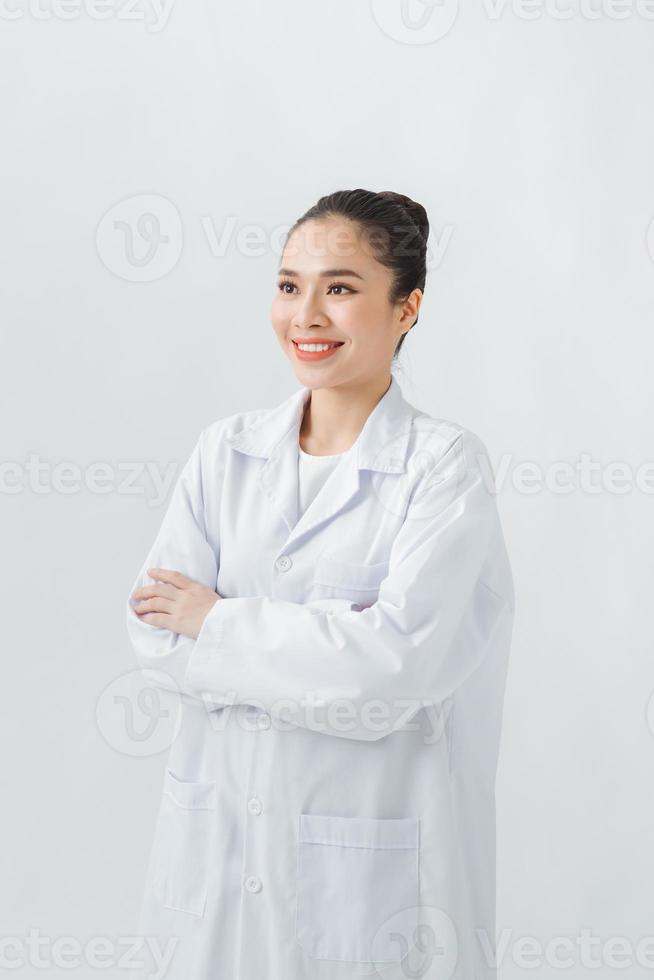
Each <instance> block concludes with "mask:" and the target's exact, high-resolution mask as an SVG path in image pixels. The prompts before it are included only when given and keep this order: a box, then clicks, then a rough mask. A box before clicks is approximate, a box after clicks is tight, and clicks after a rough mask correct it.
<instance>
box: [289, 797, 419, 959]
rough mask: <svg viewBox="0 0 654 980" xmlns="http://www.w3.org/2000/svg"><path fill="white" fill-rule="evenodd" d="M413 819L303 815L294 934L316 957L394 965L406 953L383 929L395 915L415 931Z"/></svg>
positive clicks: (416, 824) (416, 831) (415, 823)
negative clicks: (400, 916) (400, 917)
mask: <svg viewBox="0 0 654 980" xmlns="http://www.w3.org/2000/svg"><path fill="white" fill-rule="evenodd" d="M418 870H419V819H418V817H388V818H377V817H341V816H338V817H336V816H323V815H319V814H308V813H301V814H300V818H299V828H298V853H297V872H296V903H297V904H296V927H295V935H296V939H297V941H298V943H299V944H300V946H301V947H302V949H303V950H304V952H305V953H306V954H307V955H308V956H310V957H311V958H313V959H324V960H345V961H347V962H357V963H362V962H363V963H370V962H372V961H374V962H398V961H399V960H400V959H401V958H402V954H403V952H404V950H403V948H402V944H401V943H398V942H397V937H395V936H394V931H393V930H392V929H391V930H389V933H388V935H387V934H386V932H385V929H384V926H385V924H386V923H390V921H391V920H392V919H395V917H396V916H397V915H398V914H399V913H403V915H402V921H403V925H404V928H405V929H406V931H407V934H408V935H409V936H413V935H415V930H416V929H417V927H418V924H419V923H418V904H419V874H418Z"/></svg>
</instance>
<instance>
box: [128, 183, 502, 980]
mask: <svg viewBox="0 0 654 980" xmlns="http://www.w3.org/2000/svg"><path fill="white" fill-rule="evenodd" d="M428 227H429V226H428V222H427V217H426V214H425V212H424V209H423V208H422V207H421V206H420V205H419V204H416V203H415V202H412V201H410V200H409V199H408V198H405V197H403V196H402V195H399V194H393V193H391V192H382V193H374V192H372V191H366V190H361V189H358V190H353V191H339V192H337V193H335V194H331V195H329V196H327V197H325V198H321V200H320V201H319V202H318V203H317V204H316V205H315V207H313V208H311V209H310V210H309V211H307V212H306V214H304V215H303V216H302V218H300V219H299V220H298V221H297V222H296V224H295V225H294V226H293V228H292V229H291V231H290V232H289V235H288V238H287V241H286V245H285V248H284V253H283V256H282V260H281V263H280V269H279V277H278V281H277V284H276V289H275V298H274V301H273V303H272V310H271V318H272V325H273V328H274V330H275V333H276V336H277V339H278V341H279V344H280V346H281V348H282V351H283V352H284V354H285V356H286V357H288V359H289V361H290V363H291V365H292V368H293V371H294V373H295V375H296V377H297V379H298V381H299V387H298V389H297V390H296V391H294V392H293V393H292V394H291V395H290V396H288V397H287V398H286V399H285V400H284V401H282V402H281V404H279V405H277V406H275V407H272V408H265V409H254V410H252V411H247V412H238V413H236V414H233V415H229V416H227V417H226V418H222V419H218V420H216V421H215V422H213V423H211V424H210V425H208V426H207V427H206V428H205V429H204V430H203V431H202V432H201V433H200V436H199V438H198V439H197V442H196V444H195V447H194V449H193V451H192V453H191V455H190V457H189V459H188V460H187V462H186V465H185V466H184V468H183V471H182V473H181V475H180V478H179V480H178V482H177V484H176V486H175V489H174V491H173V495H172V498H171V502H170V504H169V507H168V509H167V512H166V515H165V517H164V521H163V523H162V526H161V528H160V531H159V534H158V535H157V538H156V540H155V542H154V544H153V545H152V547H151V549H150V551H149V553H148V555H147V556H146V558H145V561H144V563H143V566H142V568H141V570H140V572H139V574H138V576H137V579H136V582H135V583H134V588H133V590H132V593H131V595H130V596H129V598H128V602H127V627H128V631H129V635H130V639H131V642H132V645H133V648H134V650H135V653H136V657H137V660H138V663H139V664H140V665H141V667H142V668H144V669H145V670H146V671H147V672H148V677H149V678H150V679H151V681H152V683H153V684H154V685H157V686H159V687H162V688H166V689H168V690H173V691H177V692H178V693H179V695H180V706H181V718H180V723H179V726H178V732H179V734H178V737H177V738H176V740H175V741H174V743H173V745H172V747H171V749H170V755H169V758H168V760H167V766H166V769H165V775H164V779H163V783H162V803H161V807H160V811H159V816H158V820H157V825H156V828H155V834H154V842H153V845H152V850H151V855H150V861H149V868H148V877H147V882H146V888H145V893H144V896H143V903H142V910H141V921H140V929H139V931H140V932H142V934H143V935H157V936H159V937H163V936H166V937H176V938H177V939H178V940H179V942H178V945H177V948H176V950H175V958H174V961H173V963H172V965H171V972H169V973H168V974H167V976H168V980H187V978H188V977H190V976H193V977H194V978H195V980H209V978H214V977H234V978H236V977H239V978H242V980H253V978H255V977H256V978H259V977H285V978H286V977H288V978H292V980H325V978H326V977H329V980H354V978H361V977H362V976H366V975H367V976H372V975H374V976H383V977H384V978H386V980H393V978H395V980H401V978H405V977H406V976H409V975H413V976H417V975H418V974H420V975H422V976H424V975H426V973H425V969H426V968H428V967H429V957H430V956H431V957H432V958H433V957H434V956H435V955H436V953H438V968H439V976H441V975H442V976H447V977H448V978H451V980H471V978H472V977H474V978H475V980H490V978H492V977H494V976H495V970H494V967H493V966H492V963H493V949H494V941H495V836H494V834H495V797H494V792H495V772H496V765H497V758H498V749H499V739H500V731H501V718H502V704H503V697H504V685H505V677H506V671H507V666H508V657H509V648H510V641H511V634H512V626H513V615H514V594H513V579H512V574H511V567H510V563H509V558H508V554H507V551H506V547H505V543H504V537H503V533H502V527H501V524H500V520H499V515H498V510H497V506H496V501H495V494H494V488H493V486H492V485H491V486H489V485H488V484H487V480H488V477H489V475H491V476H492V468H491V465H490V461H489V459H488V455H487V452H486V449H485V446H484V444H483V442H482V441H481V439H480V438H479V437H478V436H477V435H476V434H475V433H474V432H472V431H471V430H469V429H466V428H464V427H463V426H461V425H459V424H457V423H455V422H452V421H450V420H447V419H443V418H439V417H433V416H430V415H428V414H427V413H426V412H424V411H421V410H419V409H417V408H415V407H414V406H413V405H411V404H410V403H409V402H408V401H407V400H406V399H405V398H404V397H403V394H402V392H401V390H400V386H399V385H398V383H397V380H396V379H395V377H394V376H393V374H392V371H391V368H392V365H393V361H394V360H396V359H397V355H398V353H399V350H400V348H401V346H402V343H403V342H404V339H405V337H406V335H407V333H408V332H409V330H410V329H411V328H412V327H413V326H414V325H415V323H416V322H417V319H418V312H419V309H420V306H421V303H422V298H423V290H424V285H425V253H426V243H427V236H428ZM430 975H431V974H430Z"/></svg>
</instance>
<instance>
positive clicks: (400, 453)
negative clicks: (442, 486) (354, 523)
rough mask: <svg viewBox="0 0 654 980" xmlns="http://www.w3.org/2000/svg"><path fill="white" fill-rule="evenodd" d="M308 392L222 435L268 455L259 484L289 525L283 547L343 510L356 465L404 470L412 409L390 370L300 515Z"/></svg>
mask: <svg viewBox="0 0 654 980" xmlns="http://www.w3.org/2000/svg"><path fill="white" fill-rule="evenodd" d="M310 395H311V389H310V388H305V387H302V388H300V389H299V390H298V391H296V392H294V393H293V394H292V395H291V396H290V397H289V398H287V399H286V400H285V401H283V402H282V403H281V405H278V406H277V407H276V408H273V409H270V410H269V411H267V412H265V413H264V414H263V416H259V417H258V418H257V419H255V421H254V422H252V423H251V424H250V425H249V426H246V427H245V428H244V429H242V430H241V431H240V432H238V433H234V434H233V435H231V436H226V439H227V441H228V442H229V444H230V445H231V447H232V448H233V449H236V450H238V451H239V452H241V453H246V454H248V455H250V456H259V457H263V458H265V459H266V460H267V462H266V464H265V466H263V468H262V470H261V473H260V475H259V486H260V488H261V490H262V491H263V493H264V494H265V495H266V496H267V497H268V499H269V500H270V502H271V504H272V505H273V506H274V507H275V509H276V510H277V511H278V513H279V514H280V516H281V518H282V519H283V521H284V523H285V524H286V526H287V528H288V530H289V531H290V536H289V537H288V539H287V541H286V548H287V549H288V548H289V547H290V545H291V543H293V542H295V541H296V539H297V538H299V537H302V536H303V535H305V534H307V533H308V532H310V531H313V530H314V529H315V528H317V527H318V526H319V525H320V524H323V523H324V522H325V521H327V520H329V519H330V518H333V517H335V516H336V515H337V514H338V513H339V511H341V510H343V508H344V507H345V506H346V505H347V504H348V503H349V502H350V500H352V498H353V497H354V496H355V494H356V493H357V492H358V490H359V487H360V482H361V478H360V472H361V470H376V471H377V472H380V473H404V472H405V470H406V466H407V449H408V445H409V436H410V434H411V425H412V421H413V417H414V415H415V414H416V411H415V409H413V407H412V406H411V405H410V404H409V403H408V402H407V401H406V400H405V399H404V397H403V396H402V391H401V389H400V386H399V384H398V382H397V381H396V379H395V377H394V376H393V375H391V382H390V385H389V387H388V388H387V389H386V392H385V393H384V394H383V395H382V397H381V398H380V400H379V401H378V402H377V404H376V405H375V407H374V408H373V410H372V412H371V413H370V415H369V416H368V418H367V419H366V421H365V423H364V425H363V428H362V429H361V432H360V433H359V435H358V437H357V439H356V441H355V442H354V443H353V445H352V446H351V447H350V449H349V450H347V451H346V452H345V453H344V454H343V459H342V460H340V461H339V465H338V466H337V468H336V469H335V470H334V471H333V472H332V473H330V475H329V477H328V478H327V482H326V484H325V485H324V487H323V488H321V491H320V492H319V493H318V494H317V496H316V497H315V498H314V500H313V501H312V502H311V504H310V505H309V507H308V508H307V510H306V511H305V512H304V514H302V516H301V517H299V501H298V445H299V431H300V425H301V423H302V416H303V414H304V408H305V405H306V403H307V401H308V399H309V397H310ZM298 518H299V519H298Z"/></svg>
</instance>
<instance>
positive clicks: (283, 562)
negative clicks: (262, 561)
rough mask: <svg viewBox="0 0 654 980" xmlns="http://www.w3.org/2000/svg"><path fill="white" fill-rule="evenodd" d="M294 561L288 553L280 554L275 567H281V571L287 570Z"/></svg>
mask: <svg viewBox="0 0 654 980" xmlns="http://www.w3.org/2000/svg"><path fill="white" fill-rule="evenodd" d="M292 564H293V562H292V561H291V559H290V558H289V557H288V555H280V556H279V558H278V559H277V561H276V562H275V567H276V568H278V569H279V571H280V572H287V571H288V570H289V568H290V567H291V565H292Z"/></svg>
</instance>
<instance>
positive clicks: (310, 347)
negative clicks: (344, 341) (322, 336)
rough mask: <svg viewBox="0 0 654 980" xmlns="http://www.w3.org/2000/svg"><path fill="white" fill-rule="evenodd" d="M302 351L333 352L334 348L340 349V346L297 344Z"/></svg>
mask: <svg viewBox="0 0 654 980" xmlns="http://www.w3.org/2000/svg"><path fill="white" fill-rule="evenodd" d="M296 346H297V347H299V348H300V350H305V351H309V352H312V351H319V350H331V348H332V347H339V346H340V345H339V344H297V345H296Z"/></svg>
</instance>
